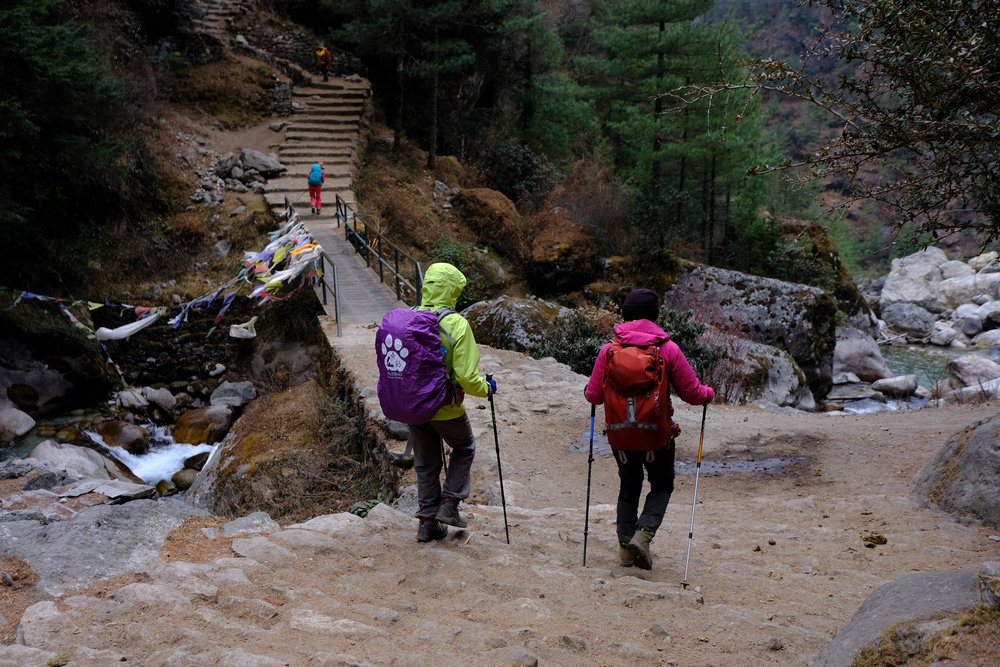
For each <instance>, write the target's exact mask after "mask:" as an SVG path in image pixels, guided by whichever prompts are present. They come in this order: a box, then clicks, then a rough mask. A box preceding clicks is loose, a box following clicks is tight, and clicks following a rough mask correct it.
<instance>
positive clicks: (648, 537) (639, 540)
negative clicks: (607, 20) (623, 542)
mask: <svg viewBox="0 0 1000 667" xmlns="http://www.w3.org/2000/svg"><path fill="white" fill-rule="evenodd" d="M652 541H653V533H652V532H651V531H648V530H637V531H636V533H635V535H633V536H632V541H630V542H629V543H628V550H629V553H631V554H632V559H633V560H634V564H635V566H636V567H637V568H639V569H640V570H652V569H653V555H652V554H651V553H649V545H650V543H651V542H652Z"/></svg>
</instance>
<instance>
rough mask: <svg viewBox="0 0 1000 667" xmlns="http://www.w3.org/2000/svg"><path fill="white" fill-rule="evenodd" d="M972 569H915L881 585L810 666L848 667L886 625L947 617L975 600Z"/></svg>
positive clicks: (976, 586)
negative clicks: (932, 570)
mask: <svg viewBox="0 0 1000 667" xmlns="http://www.w3.org/2000/svg"><path fill="white" fill-rule="evenodd" d="M979 599H980V595H979V577H978V576H977V574H976V572H975V571H974V570H958V571H954V572H918V573H916V574H908V575H905V576H903V577H900V578H899V579H896V580H895V581H890V582H888V583H885V584H882V585H881V586H879V587H878V588H876V589H875V590H874V591H873V592H872V594H871V595H869V596H868V598H867V599H866V600H865V601H864V602H863V603H862V604H861V607H860V608H859V609H858V611H857V612H855V614H854V616H853V617H852V618H851V620H850V621H849V622H848V623H847V625H845V626H844V627H843V628H842V629H841V630H840V632H838V633H837V636H836V637H835V638H834V639H833V641H831V642H830V643H829V644H828V645H827V646H826V648H824V649H823V651H822V652H821V653H820V654H819V657H818V658H817V659H816V662H814V663H813V664H812V667H848V666H849V665H852V664H854V662H853V661H854V657H855V655H856V654H857V652H858V651H859V650H861V648H862V647H864V646H866V645H868V644H870V643H871V642H874V641H875V640H876V639H878V637H879V635H880V634H882V632H883V631H884V630H886V629H888V628H890V627H893V626H896V627H899V626H901V625H902V624H905V623H907V622H910V621H924V620H928V619H938V618H948V619H950V617H952V616H954V615H955V614H959V613H962V612H964V611H966V610H968V609H969V608H970V607H972V606H973V605H975V604H976V603H977V602H979Z"/></svg>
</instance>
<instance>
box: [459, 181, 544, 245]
mask: <svg viewBox="0 0 1000 667" xmlns="http://www.w3.org/2000/svg"><path fill="white" fill-rule="evenodd" d="M451 203H452V206H454V208H455V210H456V211H457V212H458V213H459V215H461V216H462V219H463V220H464V221H465V223H466V224H467V225H468V226H469V228H470V229H471V230H472V231H473V232H475V233H476V235H477V236H478V237H479V238H480V239H481V240H482V242H484V243H487V244H489V245H490V246H492V247H493V248H495V249H496V250H497V252H499V253H501V254H503V255H505V256H507V257H511V258H519V257H523V256H524V255H525V254H526V249H527V243H526V239H525V236H526V227H525V224H524V219H523V218H522V217H521V214H520V213H518V211H517V207H516V206H515V205H514V202H512V201H511V200H510V199H508V198H507V197H506V195H504V194H503V193H502V192H497V191H496V190H490V189H488V188H471V189H468V190H462V191H461V192H460V193H458V194H457V195H455V197H454V198H452V200H451Z"/></svg>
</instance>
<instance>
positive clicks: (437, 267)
mask: <svg viewBox="0 0 1000 667" xmlns="http://www.w3.org/2000/svg"><path fill="white" fill-rule="evenodd" d="M466 282H467V281H466V279H465V276H464V275H462V272H461V271H459V270H458V269H456V268H455V267H454V266H452V265H451V264H447V263H445V262H438V263H436V264H431V265H430V266H428V267H427V270H426V271H425V272H424V284H423V287H422V288H421V290H420V305H421V306H422V307H428V306H432V307H435V308H454V307H455V304H456V303H458V297H459V295H460V294H461V293H462V290H463V289H465V283H466Z"/></svg>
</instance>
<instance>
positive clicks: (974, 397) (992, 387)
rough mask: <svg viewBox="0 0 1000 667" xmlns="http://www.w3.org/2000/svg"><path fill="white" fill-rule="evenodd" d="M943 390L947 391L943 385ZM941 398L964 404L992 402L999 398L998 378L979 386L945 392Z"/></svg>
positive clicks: (999, 381) (999, 380) (999, 385)
mask: <svg viewBox="0 0 1000 667" xmlns="http://www.w3.org/2000/svg"><path fill="white" fill-rule="evenodd" d="M944 389H945V390H946V389H947V385H945V387H944ZM942 398H943V399H944V400H945V401H950V402H955V403H966V402H968V401H992V400H994V399H997V398H1000V378H997V379H996V380H988V381H986V382H983V383H981V384H977V385H972V386H970V387H963V388H961V389H954V390H952V391H945V393H944V395H943V396H942Z"/></svg>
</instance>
